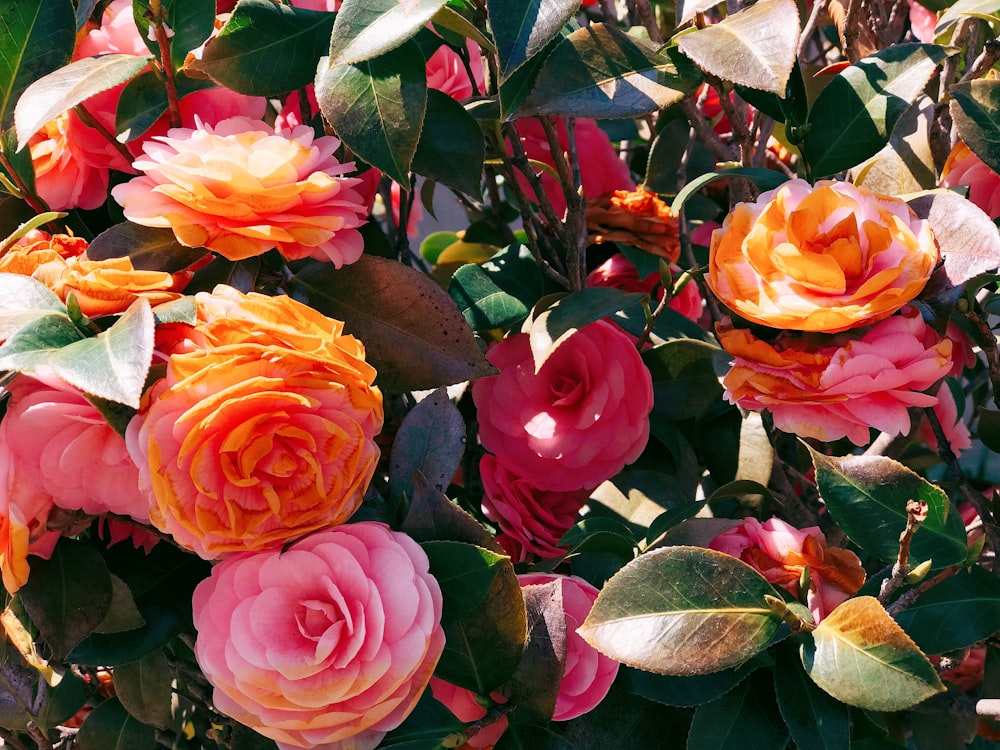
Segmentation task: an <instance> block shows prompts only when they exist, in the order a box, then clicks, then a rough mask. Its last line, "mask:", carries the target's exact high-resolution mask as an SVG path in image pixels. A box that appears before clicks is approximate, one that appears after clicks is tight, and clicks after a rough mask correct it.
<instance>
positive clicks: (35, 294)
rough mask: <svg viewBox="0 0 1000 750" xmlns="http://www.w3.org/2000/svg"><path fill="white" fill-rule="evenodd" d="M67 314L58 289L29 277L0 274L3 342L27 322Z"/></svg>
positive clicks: (1, 333)
mask: <svg viewBox="0 0 1000 750" xmlns="http://www.w3.org/2000/svg"><path fill="white" fill-rule="evenodd" d="M53 314H57V315H62V316H65V315H66V305H64V304H63V302H62V300H61V299H59V297H57V296H56V294H55V292H53V291H52V290H51V289H49V288H48V287H47V286H45V284H43V283H41V282H40V281H36V280H35V279H33V278H31V277H30V276H22V275H21V274H17V273H0V341H6V340H7V339H8V338H10V336H11V335H13V334H14V333H16V332H17V331H18V330H20V329H21V328H22V327H23V326H25V325H27V324H28V323H30V322H32V321H34V320H37V319H38V318H42V317H46V316H48V315H53Z"/></svg>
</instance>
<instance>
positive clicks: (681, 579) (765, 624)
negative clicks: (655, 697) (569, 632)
mask: <svg viewBox="0 0 1000 750" xmlns="http://www.w3.org/2000/svg"><path fill="white" fill-rule="evenodd" d="M765 596H775V591H774V589H773V588H772V587H771V584H769V583H768V582H767V581H766V580H764V578H763V576H761V575H760V574H759V573H758V572H757V571H755V570H754V569H753V568H751V567H750V566H749V565H747V564H745V563H743V562H740V561H739V560H737V559H736V558H733V557H730V556H729V555H724V554H722V553H721V552H715V551H714V550H709V549H702V548H700V547H665V548H663V549H658V550H654V551H652V552H647V553H646V554H644V555H641V556H640V557H638V558H637V559H635V560H633V561H632V562H631V563H629V564H628V565H626V566H625V567H624V568H622V569H621V570H620V571H619V572H618V573H617V574H616V575H615V576H614V577H613V578H612V579H611V580H610V581H608V582H607V584H605V586H604V588H603V589H602V590H601V593H600V595H599V596H598V597H597V601H596V602H595V603H594V607H593V609H592V610H591V612H590V615H589V616H588V617H587V620H586V622H584V624H583V625H582V626H581V627H580V628H579V629H578V630H577V632H578V633H580V635H581V636H583V638H584V640H586V641H587V642H588V643H590V645H592V646H593V647H594V648H596V649H597V650H598V651H600V652H601V653H603V654H606V655H607V656H609V657H611V658H612V659H615V660H616V661H620V662H622V663H623V664H628V665H629V666H633V667H638V668H639V669H645V670H648V671H650V672H657V673H660V674H672V675H696V674H709V673H711V672H717V671H719V670H722V669H726V668H728V667H733V666H736V665H738V664H741V663H742V662H744V661H746V660H747V659H749V658H750V657H751V656H753V655H754V654H756V653H758V652H760V651H762V650H763V649H764V648H765V647H766V646H767V644H768V643H769V642H770V640H771V638H772V636H773V635H774V634H775V632H776V631H777V630H778V626H779V625H780V624H781V621H780V620H779V619H778V618H777V617H776V616H775V615H774V613H772V612H771V610H770V609H769V608H768V606H767V604H766V603H765V600H764V597H765Z"/></svg>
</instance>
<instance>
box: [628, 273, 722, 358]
mask: <svg viewBox="0 0 1000 750" xmlns="http://www.w3.org/2000/svg"><path fill="white" fill-rule="evenodd" d="M691 283H694V282H691ZM612 320H614V322H615V323H617V324H618V325H620V326H621V327H622V328H624V329H625V330H626V331H628V332H629V333H631V334H632V335H633V336H636V337H638V336H640V335H642V332H643V331H644V330H645V328H646V323H647V320H646V311H645V310H644V309H643V308H642V307H641V306H640V305H635V306H634V307H630V308H628V309H627V310H619V311H618V312H616V313H615V314H614V315H613V316H612ZM675 339H696V340H698V341H704V342H707V343H709V344H712V345H715V338H714V337H713V336H712V334H710V333H709V332H708V331H706V330H705V329H704V328H702V327H701V326H700V325H698V324H697V323H695V322H694V321H693V320H691V319H690V318H688V317H687V316H685V315H682V314H681V313H679V312H677V311H676V310H672V309H670V308H669V307H667V308H665V309H664V310H662V311H661V312H660V315H659V317H658V318H657V319H656V325H654V326H653V331H652V333H651V334H650V336H649V341H650V343H651V344H653V345H654V346H658V345H659V344H665V343H666V342H668V341H673V340H675Z"/></svg>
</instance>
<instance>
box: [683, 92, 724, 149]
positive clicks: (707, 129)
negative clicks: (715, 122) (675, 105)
mask: <svg viewBox="0 0 1000 750" xmlns="http://www.w3.org/2000/svg"><path fill="white" fill-rule="evenodd" d="M680 107H681V111H682V112H683V113H684V116H685V117H686V118H687V121H688V122H689V123H690V124H691V127H692V129H693V130H694V132H695V133H696V134H697V135H698V140H700V141H701V142H702V143H704V144H705V146H706V148H708V150H709V151H711V152H712V156H714V157H715V158H716V159H717V160H718V161H732V160H733V158H734V157H735V156H737V154H736V153H735V152H734V151H733V150H732V149H730V148H729V146H727V145H726V144H725V143H723V142H722V139H721V138H719V135H718V133H716V132H715V131H714V130H712V126H711V125H709V123H708V120H706V119H705V116H704V115H703V114H702V113H701V111H700V110H699V109H698V106H697V105H696V104H695V102H694V99H692V98H691V97H687V98H685V99H682V100H681V104H680Z"/></svg>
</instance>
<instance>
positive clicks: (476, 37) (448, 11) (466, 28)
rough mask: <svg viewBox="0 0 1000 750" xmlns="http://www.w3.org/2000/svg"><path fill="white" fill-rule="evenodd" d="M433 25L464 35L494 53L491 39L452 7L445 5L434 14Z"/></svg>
mask: <svg viewBox="0 0 1000 750" xmlns="http://www.w3.org/2000/svg"><path fill="white" fill-rule="evenodd" d="M432 21H433V23H434V26H435V27H436V28H437V29H447V30H448V31H452V32H454V33H455V34H458V35H460V36H463V37H465V38H466V39H471V40H472V41H474V42H475V43H476V44H478V45H479V46H480V47H482V48H483V50H485V51H486V52H488V53H490V54H495V53H496V47H494V46H493V41H492V40H491V39H490V38H489V37H488V36H486V34H484V33H483V32H482V31H480V30H479V28H478V27H477V26H476V25H475V24H474V23H473V22H472V21H470V20H469V19H468V18H466V17H465V16H463V15H462V14H461V13H459V12H458V11H457V10H455V9H454V8H451V7H450V6H448V5H445V6H443V7H442V8H441V10H439V11H438V12H437V13H435V14H434V18H433V19H432Z"/></svg>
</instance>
